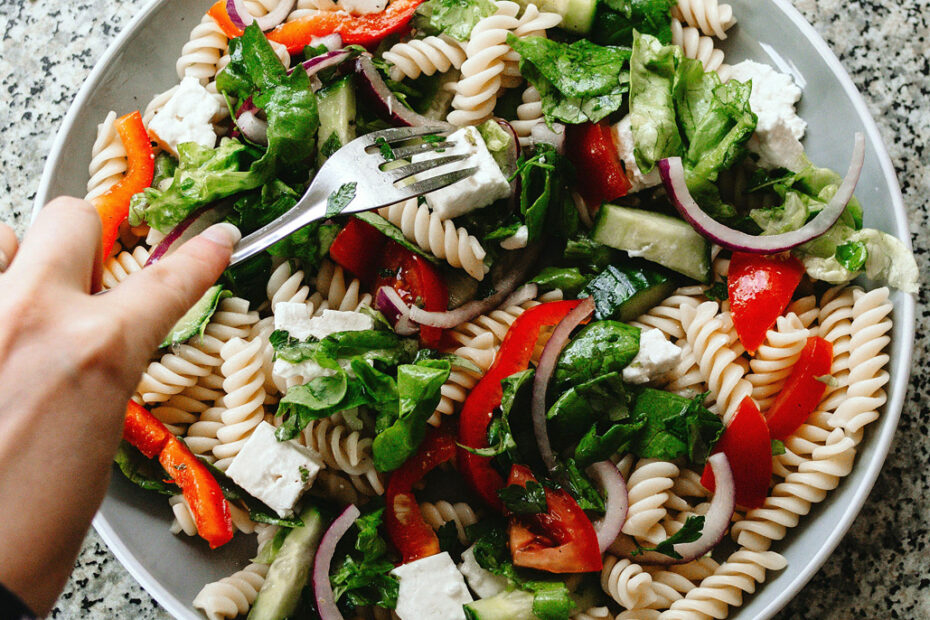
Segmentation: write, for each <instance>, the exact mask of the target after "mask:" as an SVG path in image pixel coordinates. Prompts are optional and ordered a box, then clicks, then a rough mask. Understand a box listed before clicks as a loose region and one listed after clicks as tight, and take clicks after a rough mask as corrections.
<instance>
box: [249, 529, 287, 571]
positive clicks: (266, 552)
mask: <svg viewBox="0 0 930 620" xmlns="http://www.w3.org/2000/svg"><path fill="white" fill-rule="evenodd" d="M290 532H291V530H290V529H288V528H286V527H282V528H280V529H279V530H278V531H277V532H275V535H274V537H272V539H271V540H269V541H268V542H266V543H265V544H263V545H262V546H261V548H260V549H259V552H258V555H257V556H255V558H253V559H252V561H253V562H255V563H257V564H271V563H272V562H274V560H275V558H276V557H278V551H280V550H281V545H283V544H284V539H285V538H287V535H288V534H290Z"/></svg>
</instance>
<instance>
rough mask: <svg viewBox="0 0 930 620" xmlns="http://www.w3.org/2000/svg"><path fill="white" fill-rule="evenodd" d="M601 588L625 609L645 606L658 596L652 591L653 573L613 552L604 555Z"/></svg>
mask: <svg viewBox="0 0 930 620" xmlns="http://www.w3.org/2000/svg"><path fill="white" fill-rule="evenodd" d="M601 588H602V589H603V590H604V592H605V593H607V594H608V595H609V596H610V598H612V599H613V600H615V601H616V602H617V603H619V604H620V605H621V606H623V608H624V609H638V608H645V607H648V606H649V605H651V604H652V603H653V602H654V601H655V598H656V595H655V592H653V591H652V575H650V574H649V573H647V572H646V571H644V570H643V567H642V566H640V565H639V564H636V563H634V562H631V561H630V560H627V559H626V558H617V557H615V556H613V555H611V554H609V553H608V554H606V555H605V556H604V568H603V569H601Z"/></svg>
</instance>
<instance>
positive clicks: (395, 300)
mask: <svg viewBox="0 0 930 620" xmlns="http://www.w3.org/2000/svg"><path fill="white" fill-rule="evenodd" d="M375 308H377V309H378V310H380V311H381V313H382V314H383V315H384V317H385V318H386V319H387V320H388V321H390V322H391V324H393V325H394V332H395V333H396V334H397V335H398V336H413V335H414V334H416V333H418V332H419V331H420V327H419V326H418V325H417V324H415V323H414V322H413V321H411V320H410V317H409V316H408V315H409V314H410V309H409V308H408V307H407V304H405V303H404V300H403V299H402V298H401V296H400V293H398V292H397V291H396V290H395V289H394V288H393V287H391V286H382V287H381V288H379V289H378V291H377V293H376V294H375Z"/></svg>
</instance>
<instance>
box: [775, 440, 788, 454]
mask: <svg viewBox="0 0 930 620" xmlns="http://www.w3.org/2000/svg"><path fill="white" fill-rule="evenodd" d="M784 453H785V442H783V441H782V440H781V439H773V440H772V456H779V455H781V454H784Z"/></svg>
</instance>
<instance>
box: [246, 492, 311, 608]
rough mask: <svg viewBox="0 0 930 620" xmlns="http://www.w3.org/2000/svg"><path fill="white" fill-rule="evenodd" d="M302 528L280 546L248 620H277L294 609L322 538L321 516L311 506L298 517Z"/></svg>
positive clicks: (292, 532) (294, 530)
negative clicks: (301, 522)
mask: <svg viewBox="0 0 930 620" xmlns="http://www.w3.org/2000/svg"><path fill="white" fill-rule="evenodd" d="M300 519H301V520H302V521H303V522H304V524H303V526H302V527H295V528H294V529H293V530H291V532H290V534H288V535H287V537H286V538H285V539H284V542H283V543H281V549H280V550H279V551H278V555H277V556H276V557H275V560H274V562H272V564H271V568H269V569H268V575H267V576H266V577H265V583H264V584H263V585H262V589H261V591H259V593H258V597H257V598H256V599H255V604H254V605H252V611H250V612H249V620H280V619H281V618H287V617H289V616H290V615H291V614H293V613H294V611H295V610H296V609H297V604H298V603H299V602H300V594H301V592H302V591H303V589H304V587H306V585H307V583H308V582H309V580H310V571H311V569H312V568H313V558H314V556H315V555H316V549H317V547H318V546H319V544H320V539H321V538H322V537H323V530H324V526H323V517H322V516H320V512H319V510H317V509H316V508H315V507H313V506H310V507H309V508H306V509H305V510H304V511H303V512H302V513H301V514H300Z"/></svg>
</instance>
